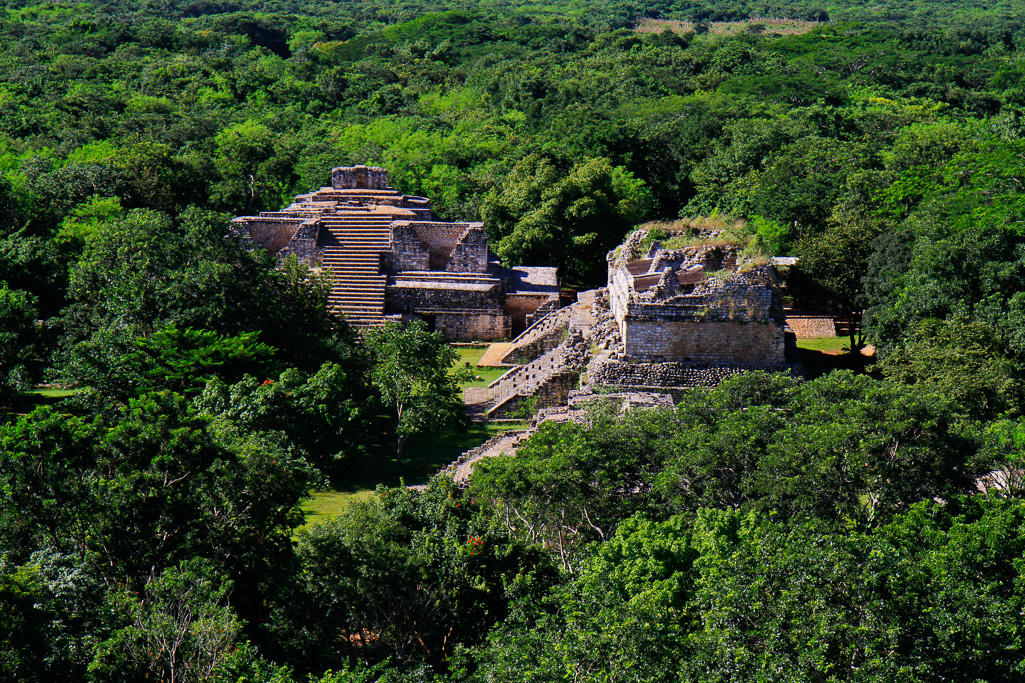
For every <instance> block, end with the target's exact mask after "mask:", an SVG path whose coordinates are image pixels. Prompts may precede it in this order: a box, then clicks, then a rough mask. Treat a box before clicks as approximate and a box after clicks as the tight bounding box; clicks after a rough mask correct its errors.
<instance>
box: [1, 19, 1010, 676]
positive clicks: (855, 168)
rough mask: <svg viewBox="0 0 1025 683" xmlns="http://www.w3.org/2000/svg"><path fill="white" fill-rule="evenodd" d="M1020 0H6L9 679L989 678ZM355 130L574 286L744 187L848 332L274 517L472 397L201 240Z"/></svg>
mask: <svg viewBox="0 0 1025 683" xmlns="http://www.w3.org/2000/svg"><path fill="white" fill-rule="evenodd" d="M1023 16H1025V4H1023V3H1022V2H1021V1H1020V0H997V1H989V2H981V1H978V0H970V1H959V2H953V1H948V2H943V1H940V0H907V1H905V2H899V3H898V2H893V1H891V0H882V1H880V2H877V3H872V4H871V5H866V4H865V3H859V2H853V1H852V0H832V1H829V0H826V1H822V2H818V1H810V0H809V1H805V0H794V1H792V2H789V1H786V0H765V1H764V2H753V1H747V0H735V1H734V2H717V3H709V2H704V1H703V0H698V1H696V2H694V3H682V2H675V1H669V0H667V1H662V2H660V1H657V0H652V1H651V2H643V3H642V2H635V1H633V0H623V1H615V0H595V1H589V2H583V1H581V0H572V1H569V0H566V1H559V0H553V1H548V2H526V1H518V0H490V1H483V2H470V1H462V2H461V1H456V2H446V3H432V2H418V1H417V0H403V1H401V2H383V1H381V0H361V1H359V2H355V1H352V0H340V1H337V2H334V1H330V0H325V1H324V2H318V3H313V2H306V1H300V0H297V1H294V2H293V1H289V0H274V1H271V2H260V3H256V2H234V1H232V0H224V1H215V0H209V1H207V0H195V1H192V2H185V1H177V0H169V1H167V2H110V3H90V2H80V3H74V2H54V3H36V4H33V3H30V2H12V1H0V36H2V40H0V405H2V406H3V407H4V408H5V412H3V413H2V415H0V679H2V680H11V681H25V682H28V681H53V680H70V681H97V682H99V681H111V682H113V681H123V682H134V681H147V680H149V681H152V680H161V681H217V682H218V683H241V682H242V681H253V682H255V681H261V682H262V681H267V682H270V681H275V682H278V683H290V682H292V681H307V680H313V681H320V682H321V683H331V682H338V683H343V682H344V683H351V682H366V681H378V680H381V681H399V680H401V681H452V682H457V681H458V682H466V683H470V682H485V681H486V682H489V683H490V682H497V681H510V682H513V681H517V682H518V681H544V682H550V681H593V682H595V683H597V682H599V681H600V682H602V683H606V682H611V681H667V682H669V681H780V682H782V681H805V680H807V681H939V680H979V681H1009V680H1020V679H1021V678H1022V677H1023V676H1025V630H1023V628H1022V614H1023V610H1025V560H1023V557H1025V499H1023V496H1025V487H1023V481H1025V480H1023V478H1022V472H1023V469H1022V468H1023V467H1025V462H1023V459H1025V415H1023V412H1025V393H1023V392H1025V387H1023V379H1025V227H1023V226H1025V118H1023V117H1025V20H1023V19H1022V17H1023ZM360 163H365V164H369V165H380V166H384V167H385V168H386V169H387V170H388V172H389V176H390V178H391V180H392V182H393V184H394V185H395V186H396V187H397V189H399V190H401V191H403V192H405V193H408V194H416V195H423V196H426V197H429V198H431V199H432V200H433V202H434V207H435V211H436V213H437V214H438V215H439V216H441V217H442V218H444V219H446V220H483V221H485V224H486V228H487V230H488V233H489V238H490V240H491V244H492V247H493V249H494V250H495V251H496V253H497V254H498V255H499V256H500V257H501V258H502V259H503V260H505V261H506V262H507V263H512V262H515V263H518V264H520V263H522V264H525V265H556V266H559V267H560V269H561V272H562V276H563V280H564V283H565V284H566V285H568V286H572V287H580V288H583V287H593V286H598V285H601V284H603V281H604V277H605V270H604V267H605V254H606V252H607V251H608V250H609V249H611V248H613V247H615V246H616V245H617V244H619V243H620V242H621V241H622V239H623V237H624V236H625V235H626V234H627V232H628V231H629V230H631V229H632V228H633V227H634V226H636V225H638V224H641V223H644V222H646V221H664V222H671V221H674V220H676V219H679V218H683V217H694V216H705V217H720V218H723V219H728V220H729V221H731V222H732V221H737V225H738V226H741V227H740V228H738V229H741V230H742V231H744V232H745V234H746V238H747V239H748V240H749V243H750V244H751V245H752V248H757V249H759V250H760V251H761V253H763V254H765V255H792V256H797V257H799V259H800V260H799V265H798V266H797V267H796V268H794V269H793V270H792V272H791V273H789V278H790V279H789V281H788V290H789V293H790V294H791V295H792V296H794V297H795V303H796V304H797V305H798V306H800V307H802V308H804V309H806V310H811V311H819V312H823V313H827V314H831V315H833V314H835V315H848V316H853V317H861V318H862V320H863V324H864V331H865V334H866V336H867V340H868V341H869V342H870V343H871V344H873V345H874V346H875V348H876V350H877V353H878V359H879V360H878V362H877V363H876V364H875V365H874V367H873V368H872V369H871V372H869V373H867V374H866V373H860V374H852V373H849V372H834V373H831V374H827V375H825V376H823V377H819V378H816V379H812V380H810V381H798V380H796V379H793V378H790V377H784V376H775V375H768V374H752V375H746V376H742V377H739V378H734V379H732V380H729V381H727V382H725V383H724V384H723V385H721V386H720V387H719V388H717V389H715V390H709V391H700V392H695V393H694V394H693V395H691V396H688V397H685V399H684V400H683V401H682V402H681V403H680V404H679V405H678V406H677V407H676V408H675V409H673V410H660V411H651V412H636V413H630V414H626V415H621V414H617V413H616V412H615V411H611V410H608V409H605V408H602V407H599V408H597V409H595V411H594V413H593V414H592V416H591V418H590V420H589V422H588V423H587V424H564V425H547V426H545V427H544V428H542V429H541V430H540V431H539V432H538V433H537V434H536V435H535V436H534V437H532V438H531V439H530V440H529V441H528V442H526V444H525V445H524V446H523V447H522V448H521V449H520V453H519V454H518V455H517V457H515V458H494V459H490V460H489V462H487V463H486V464H485V465H482V466H481V467H480V468H479V470H478V471H477V472H475V474H474V476H473V479H472V481H471V485H470V487H469V488H468V489H460V488H457V487H455V486H453V485H452V484H451V482H449V481H446V480H443V479H439V480H436V481H434V482H433V483H432V484H431V485H430V487H428V488H427V489H426V491H424V492H418V491H414V490H410V489H406V488H405V487H392V488H389V487H384V486H382V487H380V488H378V490H377V492H376V494H375V495H372V496H369V497H366V498H365V499H363V500H362V501H359V502H356V503H353V504H352V505H350V506H349V507H348V508H346V509H345V510H344V511H343V512H342V513H341V514H339V515H338V516H337V517H336V518H335V519H334V520H332V521H329V522H326V523H321V524H317V525H312V526H309V527H302V524H303V518H302V513H301V511H300V509H299V507H298V506H299V504H300V503H301V502H302V501H304V500H305V499H306V498H307V497H308V496H309V494H310V492H311V491H312V490H314V489H317V488H323V487H325V486H331V487H334V488H337V489H342V490H344V489H345V487H347V486H352V485H353V481H354V479H355V477H356V474H355V473H356V472H358V471H366V469H367V468H368V467H369V468H373V467H374V466H375V463H377V462H379V461H380V460H381V459H382V458H385V457H390V456H385V455H382V450H381V449H380V448H377V444H379V443H381V442H387V443H392V442H393V441H394V439H395V437H396V436H398V437H399V438H400V442H401V441H402V440H404V439H405V436H407V435H409V434H413V433H416V432H420V433H424V432H426V433H428V434H432V433H433V434H443V433H448V431H449V430H455V429H459V428H460V427H461V426H462V424H461V413H460V408H461V406H460V404H459V402H458V398H457V396H456V394H457V391H456V390H457V387H456V384H455V381H456V380H455V377H454V376H453V375H449V374H446V371H447V369H448V367H449V365H450V364H451V363H452V362H453V360H454V356H453V352H452V351H451V349H449V348H448V347H447V346H445V345H444V344H443V343H442V342H441V340H440V339H439V338H438V337H437V335H432V334H431V333H429V332H427V330H426V329H425V328H424V327H422V326H418V325H412V326H410V327H408V328H406V329H399V328H387V329H384V330H381V331H380V332H379V333H375V334H373V335H368V336H366V338H362V337H360V335H359V333H358V332H357V331H355V330H353V329H351V328H350V327H349V326H348V325H347V324H346V322H345V321H344V320H342V319H339V318H337V317H335V316H334V315H332V314H331V313H330V312H329V311H328V310H327V308H326V288H325V283H324V281H323V280H322V279H321V278H320V277H318V276H317V275H315V274H312V273H310V272H309V271H307V269H306V268H305V267H303V266H302V265H300V264H298V263H296V262H295V261H289V262H285V263H284V264H279V263H277V262H276V260H275V259H273V258H270V257H268V256H267V255H266V254H265V253H263V252H248V251H245V250H243V249H242V248H241V247H239V245H237V244H235V243H233V242H231V241H229V240H225V235H226V233H227V227H226V226H227V220H228V219H230V218H231V217H232V216H235V215H240V214H249V213H253V212H257V211H261V210H274V209H277V208H279V207H281V206H282V205H285V204H288V203H289V202H290V200H291V198H292V197H293V196H294V195H295V194H297V193H299V192H306V191H309V190H310V189H312V188H315V187H319V186H321V185H326V184H327V183H328V178H329V173H330V169H331V167H332V166H339V165H351V164H360ZM396 359H400V360H396ZM44 382H45V383H55V384H58V385H60V386H66V387H71V389H69V390H68V391H67V392H65V393H69V394H70V396H68V397H67V398H64V399H63V400H61V401H59V402H53V404H52V405H42V406H39V407H36V406H35V404H36V403H39V402H45V401H37V400H36V399H34V398H32V397H33V396H35V397H36V398H38V396H39V394H31V393H30V391H29V390H31V389H32V388H33V387H36V386H38V385H40V384H41V383H44ZM403 387H404V388H406V389H409V388H410V387H413V388H415V391H407V392H406V394H402V392H401V390H400V389H401V388H403ZM399 395H401V396H402V397H401V398H396V396H399ZM397 401H398V402H399V403H401V404H402V405H403V406H404V408H405V410H407V411H408V412H406V413H405V415H406V418H405V419H406V421H405V422H403V421H402V417H401V412H400V416H399V417H396V416H395V415H394V414H393V413H394V411H392V412H389V406H390V405H392V404H395V403H396V402H397ZM408 448H409V447H407V451H408ZM992 473H997V476H996V481H998V482H999V483H1000V486H999V487H997V488H990V489H989V490H982V489H980V487H979V485H978V482H979V480H980V478H982V477H984V476H986V475H991V474H992ZM990 481H993V479H992V477H991V479H990Z"/></svg>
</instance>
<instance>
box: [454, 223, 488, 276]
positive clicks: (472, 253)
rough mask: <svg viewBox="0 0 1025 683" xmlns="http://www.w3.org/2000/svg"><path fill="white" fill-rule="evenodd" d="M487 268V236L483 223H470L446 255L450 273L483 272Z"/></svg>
mask: <svg viewBox="0 0 1025 683" xmlns="http://www.w3.org/2000/svg"><path fill="white" fill-rule="evenodd" d="M487 269H488V238H487V235H485V233H484V224H483V223H470V224H469V225H467V227H466V229H465V230H463V233H462V234H461V235H459V238H458V241H457V242H456V245H455V248H454V249H453V250H452V252H451V255H450V256H449V257H448V264H447V265H446V266H445V270H447V271H449V272H450V273H484V272H487Z"/></svg>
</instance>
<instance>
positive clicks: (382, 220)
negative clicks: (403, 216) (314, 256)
mask: <svg viewBox="0 0 1025 683" xmlns="http://www.w3.org/2000/svg"><path fill="white" fill-rule="evenodd" d="M392 220H393V219H392V217H391V216H380V215H377V216H375V215H368V214H366V213H365V212H353V213H352V214H351V215H348V214H341V215H332V216H323V217H321V219H320V224H321V235H322V238H321V245H322V247H323V249H324V255H323V258H322V260H321V263H322V265H323V266H324V267H325V268H328V269H330V271H331V277H332V286H331V292H330V293H329V294H328V304H329V305H330V306H331V308H333V309H335V310H337V311H338V312H340V313H341V314H342V315H344V316H345V317H346V319H348V320H349V322H350V323H352V324H353V325H359V326H374V325H383V324H384V286H385V282H386V281H387V279H388V278H387V276H385V275H382V274H381V254H382V253H384V252H386V251H388V250H389V249H390V248H391V229H390V227H389V226H390V225H391V223H392Z"/></svg>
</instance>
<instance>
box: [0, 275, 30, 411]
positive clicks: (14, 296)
mask: <svg viewBox="0 0 1025 683" xmlns="http://www.w3.org/2000/svg"><path fill="white" fill-rule="evenodd" d="M33 299H34V297H32V295H30V294H28V293H26V292H23V291H20V290H17V289H8V287H7V283H6V282H0V401H2V400H7V399H10V397H11V396H12V394H13V393H15V392H16V391H18V390H20V389H24V388H25V387H26V386H27V385H28V383H29V381H30V379H31V377H32V368H31V366H32V364H33V362H34V361H36V360H37V358H36V353H37V352H38V349H37V348H36V344H37V341H38V339H39V332H38V330H37V329H36V309H35V306H34V305H33V303H34V301H33Z"/></svg>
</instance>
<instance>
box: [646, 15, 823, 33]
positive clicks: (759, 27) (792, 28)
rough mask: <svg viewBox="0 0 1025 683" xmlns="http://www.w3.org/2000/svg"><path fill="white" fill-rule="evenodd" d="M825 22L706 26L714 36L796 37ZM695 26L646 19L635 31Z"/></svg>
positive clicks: (758, 21) (756, 19) (762, 19)
mask: <svg viewBox="0 0 1025 683" xmlns="http://www.w3.org/2000/svg"><path fill="white" fill-rule="evenodd" d="M824 25H825V22H817V21H805V20H803V19H779V18H771V17H752V18H751V19H744V20H743V21H711V22H708V23H707V24H706V26H707V27H708V32H709V33H710V34H712V35H733V34H736V33H765V34H768V35H777V36H794V35H800V34H802V33H807V32H808V31H811V30H813V29H816V28H818V27H820V26H824ZM694 26H695V24H694V23H693V22H690V21H672V20H670V19H650V18H647V17H645V18H644V19H641V20H640V21H639V22H637V25H636V26H635V27H634V30H635V31H637V32H638V33H661V32H662V31H665V30H669V31H672V32H673V33H689V32H691V31H693V30H694Z"/></svg>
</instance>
